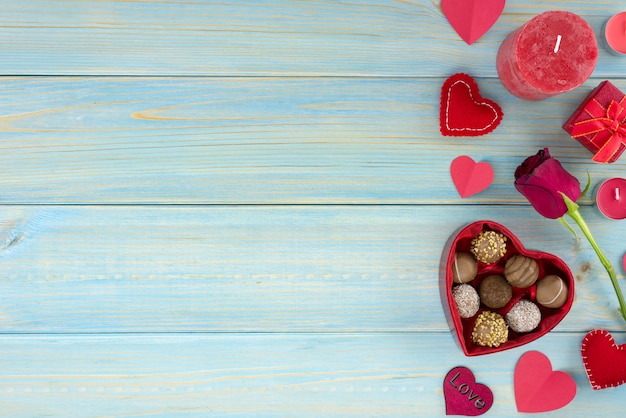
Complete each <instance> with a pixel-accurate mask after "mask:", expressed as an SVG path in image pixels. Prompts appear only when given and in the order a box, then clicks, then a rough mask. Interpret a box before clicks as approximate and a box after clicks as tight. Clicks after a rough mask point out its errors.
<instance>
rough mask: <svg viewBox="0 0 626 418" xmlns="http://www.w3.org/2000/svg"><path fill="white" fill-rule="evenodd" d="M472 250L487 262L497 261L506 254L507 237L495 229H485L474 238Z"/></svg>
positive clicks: (477, 256) (477, 257) (478, 258)
mask: <svg viewBox="0 0 626 418" xmlns="http://www.w3.org/2000/svg"><path fill="white" fill-rule="evenodd" d="M470 251H472V254H474V256H475V257H476V259H477V260H479V261H482V262H483V263H485V264H491V263H495V262H496V261H498V260H499V259H501V258H502V257H503V256H504V254H506V237H505V236H504V235H502V234H499V233H497V232H495V231H483V232H481V233H480V234H478V236H477V237H476V238H474V239H473V240H472V243H471V248H470Z"/></svg>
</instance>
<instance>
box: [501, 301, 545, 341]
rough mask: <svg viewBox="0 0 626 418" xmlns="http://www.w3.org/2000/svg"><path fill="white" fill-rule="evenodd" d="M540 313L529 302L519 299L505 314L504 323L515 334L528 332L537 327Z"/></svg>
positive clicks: (535, 306)
mask: <svg viewBox="0 0 626 418" xmlns="http://www.w3.org/2000/svg"><path fill="white" fill-rule="evenodd" d="M540 322H541V311H540V310H539V308H538V307H537V305H535V304H534V303H532V302H531V301H529V300H526V299H520V300H519V301H518V302H517V303H516V304H515V305H513V307H512V308H511V310H510V311H509V312H508V313H507V314H506V323H507V324H509V327H511V329H512V330H513V331H515V332H520V333H521V332H530V331H532V330H534V329H535V328H537V326H539V323H540Z"/></svg>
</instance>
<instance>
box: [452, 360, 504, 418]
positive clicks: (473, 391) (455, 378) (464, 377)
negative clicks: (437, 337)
mask: <svg viewBox="0 0 626 418" xmlns="http://www.w3.org/2000/svg"><path fill="white" fill-rule="evenodd" d="M443 396H444V398H445V399H446V415H466V416H476V415H482V414H484V413H485V412H487V411H489V408H491V405H493V393H492V392H491V389H489V388H488V387H487V386H485V385H483V384H482V383H476V378H475V377H474V373H472V371H471V370H470V369H468V368H467V367H455V368H454V369H452V370H450V371H449V372H448V374H447V375H446V378H445V379H444V381H443Z"/></svg>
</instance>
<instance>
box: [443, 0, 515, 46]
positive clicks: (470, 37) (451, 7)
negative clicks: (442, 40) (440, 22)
mask: <svg viewBox="0 0 626 418" xmlns="http://www.w3.org/2000/svg"><path fill="white" fill-rule="evenodd" d="M505 3H506V1H505V0H442V1H441V10H442V11H443V14H444V15H445V16H446V19H448V22H449V23H450V26H452V28H454V30H455V31H456V33H458V34H459V36H460V37H461V38H462V39H463V40H464V41H465V42H467V44H468V45H471V44H473V43H474V42H476V41H477V40H478V39H479V38H480V37H481V36H483V35H484V34H485V33H487V31H488V30H489V29H490V28H491V27H492V26H493V24H494V23H496V21H497V20H498V18H499V17H500V15H501V14H502V11H503V10H504V4H505Z"/></svg>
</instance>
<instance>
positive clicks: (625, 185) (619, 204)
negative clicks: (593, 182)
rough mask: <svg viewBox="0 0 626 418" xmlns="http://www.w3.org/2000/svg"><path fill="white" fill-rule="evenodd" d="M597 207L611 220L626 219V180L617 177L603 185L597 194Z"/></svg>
mask: <svg viewBox="0 0 626 418" xmlns="http://www.w3.org/2000/svg"><path fill="white" fill-rule="evenodd" d="M596 205H597V206H598V209H600V212H602V214H603V215H604V216H606V217H607V218H609V219H616V220H617V219H626V180H625V179H622V178H618V177H616V178H613V179H609V180H607V181H605V182H604V183H602V184H601V185H600V187H599V188H598V192H597V193H596Z"/></svg>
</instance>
